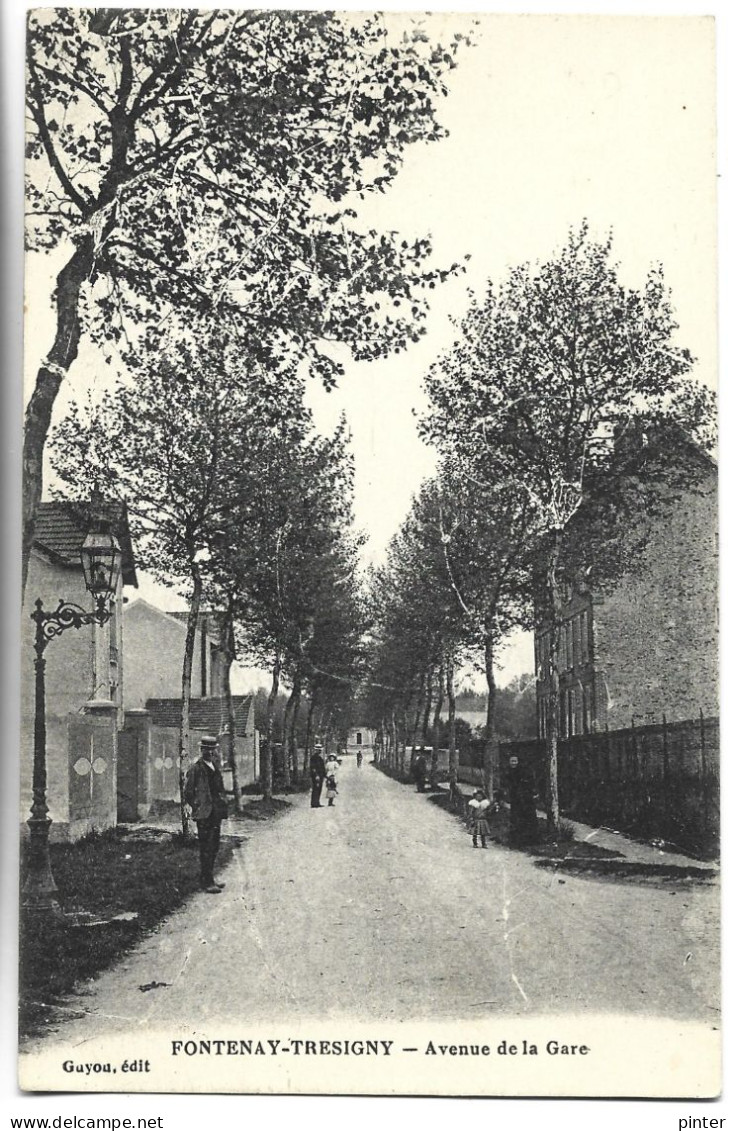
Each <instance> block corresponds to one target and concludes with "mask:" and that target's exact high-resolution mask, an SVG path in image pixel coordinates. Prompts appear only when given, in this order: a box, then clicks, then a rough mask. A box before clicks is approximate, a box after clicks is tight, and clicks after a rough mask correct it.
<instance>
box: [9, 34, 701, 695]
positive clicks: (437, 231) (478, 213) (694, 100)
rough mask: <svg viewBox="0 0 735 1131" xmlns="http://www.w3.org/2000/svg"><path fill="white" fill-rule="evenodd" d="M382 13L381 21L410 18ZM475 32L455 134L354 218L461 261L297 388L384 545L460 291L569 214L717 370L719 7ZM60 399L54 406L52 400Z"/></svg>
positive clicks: (160, 600) (30, 287) (33, 321)
mask: <svg viewBox="0 0 735 1131" xmlns="http://www.w3.org/2000/svg"><path fill="white" fill-rule="evenodd" d="M406 18H407V17H406V16H405V15H397V14H395V13H393V14H388V15H387V16H386V19H388V20H392V21H400V20H405V19H406ZM420 18H422V19H423V20H425V21H426V22H427V23H428V26H429V30H430V32H431V33H432V35H433V36H436V37H438V38H441V36H442V35H443V34H446V35H448V36H451V35H452V34H454V32H455V31H456V30H464V29H466V28H467V27H468V26H469V24H470V17H469V16H468V15H466V14H456V13H455V14H454V15H448V14H437V13H434V14H433V15H429V16H422V17H420ZM475 36H476V42H475V45H474V46H472V47H470V48H466V49H465V50H463V51H462V53H461V56H460V59H459V66H458V67H457V69H456V70H455V71H454V72H452V74H451V75H450V76H449V84H448V85H449V94H448V97H447V98H446V99H445V100H444V101H443V102H442V103H441V104H440V107H439V115H438V116H439V119H440V121H441V122H442V124H443V125H444V126H445V127H446V128H447V130H448V131H449V136H448V137H447V138H445V139H443V140H442V141H440V142H437V143H433V144H431V145H423V146H417V147H414V148H413V149H411V150H409V151H407V153H406V157H405V161H404V164H403V167H402V169H401V171H400V173H399V175H398V177H397V178H396V180H395V182H394V184H393V186H392V187H391V188H390V190H389V191H388V192H387V193H386V194H385V195H377V194H376V195H375V197H374V198H372V199H371V200H370V201H369V202H366V204H365V206H364V209H363V217H364V222H365V223H366V224H368V223H369V224H374V225H375V226H376V227H378V228H381V227H382V228H388V229H392V230H397V231H400V232H401V233H402V234H405V235H406V236H407V237H412V236H424V235H426V234H430V236H431V240H432V244H433V248H434V259H435V262H436V263H437V265H442V266H447V265H448V264H451V263H452V262H462V261H463V260H464V257H465V256H467V255H469V256H470V259H469V262H468V263H467V271H466V274H464V275H461V276H459V277H458V278H453V279H450V280H449V281H448V282H447V283H446V284H445V285H444V286H443V287H442V288H440V289H439V290H438V291H436V292H434V296H435V297H434V298H433V304H432V310H431V313H430V316H429V320H428V323H427V332H426V334H425V335H424V337H423V338H422V339H421V341H420V342H419V343H418V344H416V345H414V346H412V347H411V348H409V349H407V350H406V351H405V352H404V353H403V354H401V355H399V356H398V355H392V356H391V357H390V358H389V359H388V360H385V361H376V362H365V363H354V362H352V361H351V359H350V357H349V355H348V354H347V352H346V351H345V353H344V354H343V355H342V360H343V361H344V363H345V367H346V375H345V377H344V379H343V380H342V381H341V383H340V386H339V388H338V389H337V390H335V391H333V392H331V393H329V394H327V393H325V392H324V391H323V390H322V389H321V387H320V386H318V385H317V384H316V383H312V384H311V385H310V387H309V390H308V399H309V403H310V404H311V407H312V408H313V411H314V414H315V418H316V421H317V424H318V426H319V427H320V428H322V429H324V430H328V429H330V428H331V427H333V426H334V425H335V423H336V421H337V419H338V418H339V415H340V414H341V413H342V412H344V413H345V415H346V417H347V420H348V423H349V426H350V430H351V447H352V452H353V454H354V459H355V468H356V497H355V514H356V520H357V524H358V526H359V527H361V528H362V529H363V530H364V531H365V532H366V534H367V535H368V543H367V547H366V558H367V560H370V561H379V560H380V559H381V557H382V556H383V554H384V552H385V548H386V546H387V544H388V542H389V540H390V537H391V535H392V534H393V533H394V532H395V531H396V530H397V528H398V526H399V525H400V523H401V521H402V519H403V517H404V516H405V514H406V512H407V510H408V507H409V506H410V502H411V497H412V495H413V493H414V492H415V491H416V490H417V488H418V486H419V484H420V483H421V481H422V479H424V478H425V477H426V476H428V475H430V474H431V471H432V469H433V467H434V463H435V457H434V453H433V452H432V451H431V450H430V449H429V448H427V447H426V446H425V445H424V444H423V443H422V441H421V440H420V439H419V437H418V433H417V430H416V414H417V413H420V412H421V411H422V407H423V405H424V398H423V392H422V381H423V378H424V375H425V374H426V372H427V370H428V368H429V366H430V365H431V363H432V361H433V360H434V359H435V358H436V357H437V356H439V354H441V352H442V351H443V350H444V349H446V348H448V347H449V346H450V345H451V342H452V340H453V326H452V318H460V317H461V316H462V313H463V312H464V310H465V309H466V307H467V304H468V291H469V290H470V289H475V290H478V291H481V290H482V289H484V287H485V285H486V282H487V280H488V279H500V278H502V276H503V275H504V273H505V272H506V271H507V270H508V269H509V267H511V266H513V265H514V264H516V263H519V262H523V261H526V260H531V261H543V260H544V259H546V258H548V257H549V256H550V255H552V254H553V253H554V252H555V251H556V250H557V249H558V248H559V246H560V245H561V244H562V243H563V242H564V240H565V237H566V234H567V232H568V230H569V229H570V228H571V227H578V226H579V224H580V223H581V222H582V220H583V219H585V218H586V219H587V220H588V221H589V223H590V225H591V229H592V232H593V234H594V235H597V236H600V237H605V236H606V235H607V233H608V232H609V231H612V233H613V237H614V245H613V246H614V255H615V258H616V259H617V260H618V261H619V263H620V273H621V276H622V278H623V280H624V281H625V282H626V283H627V284H629V285H631V286H640V285H642V283H643V281H644V279H645V274H646V271H647V268H648V267H649V265H650V264H651V263H659V262H660V263H662V264H663V267H664V272H665V277H666V280H667V282H668V284H669V286H670V287H671V290H672V294H673V302H674V306H675V309H676V311H677V315H678V320H679V323H680V327H681V329H680V338H679V340H680V344H682V345H685V346H687V347H688V348H689V349H690V350H691V352H692V353H693V354H694V355H695V357H696V358H697V359H698V360H697V366H696V370H695V377H696V379H698V380H702V381H704V382H706V383H707V384H709V385H711V386H714V385H715V383H716V334H717V325H716V310H717V305H716V271H715V248H716V242H715V241H716V235H715V211H714V206H715V195H714V194H715V184H716V182H715V176H714V172H715V164H714V162H715V133H714V129H715V119H714V72H713V50H714V44H713V23H712V21H711V20H708V19H706V18H703V17H690V18H680V17H668V18H660V17H642V16H641V17H605V16H598V17H590V16H516V15H506V16H502V15H498V16H490V15H483V16H480V17H479V26H477V27H476V30H475ZM58 265H59V259H58V258H57V257H47V256H37V255H33V256H29V257H28V263H27V277H26V301H27V304H28V307H29V313H28V319H27V326H26V333H27V337H26V342H27V348H26V375H27V380H32V379H33V376H34V374H35V370H36V367H37V364H38V361H39V360H40V358H41V356H42V355H43V352H45V349H46V348H47V343H49V342H50V334H51V325H52V323H51V319H50V303H49V295H50V290H51V279H52V278H53V276H54V274H55V273H56V270H57V269H58ZM108 379H109V377H108V370H107V367H106V366H102V365H101V364H100V361H99V358H98V357H97V355H96V354H95V352H94V351H93V350H92V349H89V348H85V349H82V350H81V351H80V356H79V359H78V361H77V362H76V363H75V365H74V367H73V369H72V371H71V373H70V379H69V381H68V383H67V390H66V394H68V393H69V392H71V391H72V390H74V389H80V388H83V387H86V386H87V385H90V384H91V385H92V386H93V387H96V388H102V387H104V384H105V382H106V381H107V380H108ZM64 399H65V398H61V399H60V402H59V406H58V409H57V414H56V415H57V416H58V414H59V412H62V411H63V405H64ZM140 595H142V596H144V597H146V598H147V599H149V600H152V601H153V602H155V603H157V604H159V605H160V606H161V607H164V608H165V607H169V608H171V607H181V600H180V598H179V597H178V596H177V595H176V594H172V593H171V592H170V591H167V590H164V589H162V587H160V586H157V585H155V583H153V582H152V581H151V580H150V579H148V578H146V577H145V576H144V577H142V578H141V585H140ZM500 663H501V671H500V682H501V684H503V683H506V682H507V681H508V680H510V679H511V678H512V677H513V676H514V675H516V674H518V673H520V672H524V671H525V672H528V671H530V670H532V663H533V661H532V649H531V645H530V638H529V637H528V635H527V634H520V635H519V636H517V637H515V638H513V639H512V641H510V643H509V646H508V648H507V649H506V652H505V654H504V656H501V660H500Z"/></svg>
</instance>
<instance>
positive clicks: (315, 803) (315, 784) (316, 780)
mask: <svg viewBox="0 0 735 1131" xmlns="http://www.w3.org/2000/svg"><path fill="white" fill-rule="evenodd" d="M326 774H327V771H326V767H325V765H324V759H323V758H322V756H321V754H320V753H319V752H318V751H317V750H315V751H314V753H313V754H312V756H311V758H310V759H309V776H310V777H311V807H312V809H320V808H321V804H322V786H323V785H324V778H325V777H326Z"/></svg>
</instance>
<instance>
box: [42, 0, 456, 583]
mask: <svg viewBox="0 0 735 1131" xmlns="http://www.w3.org/2000/svg"><path fill="white" fill-rule="evenodd" d="M464 38H465V37H463V36H461V35H460V36H455V37H454V39H453V40H452V42H451V44H449V45H447V46H442V45H437V44H433V43H431V42H430V39H429V36H428V35H427V34H426V32H425V31H424V30H423V29H422V27H421V26H420V25H414V26H412V27H410V28H408V29H407V30H406V31H405V33H404V35H403V36H402V37H399V36H397V35H396V34H395V27H393V30H392V31H388V30H386V26H385V24H384V22H383V19H382V18H381V17H380V16H378V15H368V16H363V17H346V16H340V15H336V14H333V13H326V12H316V11H315V12H288V11H268V10H264V11H228V10H213V11H205V10H197V9H183V10H174V9H159V10H155V9H143V8H130V9H119V10H112V9H73V8H45V9H37V10H35V11H33V12H31V13H30V15H29V22H28V35H27V55H26V62H27V74H28V83H27V106H28V113H27V125H28V128H27V171H28V189H27V195H28V240H29V246H30V248H31V249H34V250H40V251H50V250H53V249H56V248H61V249H66V254H67V259H66V262H65V263H64V266H63V267H62V268H61V270H60V272H59V275H58V277H57V280H56V289H55V304H56V329H55V332H54V338H53V342H52V343H51V345H50V348H49V350H48V353H47V354H46V356H45V358H44V360H43V361H42V363H41V365H40V368H39V370H38V374H37V377H36V383H35V388H34V390H33V392H32V395H31V397H30V400H29V402H28V406H27V409H26V418H25V441H24V451H23V482H24V503H23V507H24V510H23V553H24V568H23V584H24V585H25V577H26V571H27V559H28V554H29V553H30V547H31V545H32V541H33V529H34V523H35V513H36V508H37V504H38V501H39V499H40V497H41V489H42V479H43V453H44V446H45V443H46V437H47V434H48V430H49V427H50V423H51V416H52V412H53V408H54V404H55V400H56V396H57V394H58V391H59V388H60V386H61V383H62V381H63V380H64V378H65V376H66V375H67V373H68V372H69V370H70V367H71V366H72V364H73V362H74V360H75V359H76V357H77V354H78V350H79V346H80V342H81V340H82V337H83V336H86V337H88V338H89V339H90V340H91V341H92V342H94V343H95V344H96V345H97V346H98V347H99V348H100V349H101V351H102V353H103V354H105V355H106V356H107V358H108V360H111V359H112V357H113V352H112V351H113V350H117V351H118V353H119V355H120V356H121V357H122V360H123V362H124V364H125V365H126V366H127V367H128V369H129V370H130V371H135V370H136V368H137V366H138V364H139V361H140V359H141V358H143V359H145V358H146V357H147V356H148V355H149V354H150V352H151V351H155V350H158V349H160V348H161V346H160V343H161V340H162V336H164V335H165V333H166V327H167V322H168V319H169V317H170V315H171V312H172V311H176V312H177V313H178V315H179V317H180V318H181V319H182V320H183V321H184V322H187V321H192V320H195V319H199V318H205V317H207V316H210V317H211V318H212V320H213V322H214V323H215V324H216V325H219V326H229V327H233V326H234V327H237V329H238V331H239V333H240V334H241V335H242V337H243V340H244V341H246V342H247V343H248V345H249V349H250V352H251V354H252V355H257V358H258V360H259V361H260V362H261V364H262V365H263V366H264V367H265V368H266V369H268V370H270V371H280V372H281V373H282V374H284V375H290V376H292V377H293V376H294V374H295V373H296V371H297V370H298V369H299V367H300V366H301V365H302V363H303V362H304V361H305V362H306V363H308V366H309V368H310V371H311V372H312V373H314V374H316V375H317V376H318V377H319V379H321V380H322V381H323V382H325V384H327V385H330V384H332V383H334V381H335V380H336V379H337V377H338V376H339V372H340V367H339V365H338V364H336V363H335V362H334V361H333V359H332V358H331V356H330V355H329V352H328V343H329V342H330V341H341V342H346V343H348V344H349V345H350V346H351V347H352V349H353V350H354V352H355V354H356V356H357V357H359V358H363V359H364V358H373V357H377V356H383V355H385V354H387V353H388V352H389V351H391V350H394V349H395V350H399V349H401V348H402V347H403V346H404V345H405V343H406V342H408V341H412V340H416V339H417V337H418V335H419V334H420V333H421V324H422V321H423V319H424V318H425V315H426V311H427V305H428V301H427V297H426V295H425V294H424V293H423V292H424V288H427V287H432V286H434V285H435V284H436V283H437V282H439V281H440V280H441V279H442V278H443V277H444V276H445V275H446V272H442V271H434V270H430V269H428V267H427V265H426V261H427V256H428V255H429V253H430V246H429V242H428V240H425V239H419V240H416V241H414V242H413V243H411V244H409V243H408V242H407V241H401V239H400V238H399V236H398V235H397V234H396V233H380V232H377V231H375V230H369V231H365V230H364V229H363V228H362V227H361V226H360V224H359V222H358V218H357V212H356V210H355V206H357V205H359V202H360V200H361V199H362V198H364V197H365V195H366V194H368V193H371V192H374V191H384V190H385V187H386V186H387V185H388V184H389V183H390V182H391V180H392V179H393V177H394V176H395V175H396V173H397V171H398V169H399V167H400V162H401V157H402V153H403V151H404V149H405V148H406V146H409V145H412V144H419V143H424V142H432V141H436V140H437V139H439V138H441V137H442V136H443V132H444V131H443V130H442V128H441V127H440V126H439V125H438V124H437V121H436V118H435V109H436V104H437V102H438V100H439V99H440V98H441V96H442V95H443V94H445V93H446V90H445V86H444V79H445V76H446V73H447V72H448V71H449V70H450V69H451V68H452V67H454V66H455V65H456V63H455V57H456V53H457V50H458V48H459V46H460V43H461V42H462V40H463V39H464Z"/></svg>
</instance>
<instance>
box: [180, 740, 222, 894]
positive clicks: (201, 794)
mask: <svg viewBox="0 0 735 1131" xmlns="http://www.w3.org/2000/svg"><path fill="white" fill-rule="evenodd" d="M216 753H217V739H216V738H214V737H213V736H212V735H204V736H203V737H202V739H201V741H200V743H199V758H198V759H197V761H196V762H195V763H194V765H193V766H192V767H191V769H190V770H189V772H188V774H187V775H186V782H185V784H184V801H185V802H186V804H187V805H189V806H190V807H191V815H192V817H193V818H194V820H195V821H196V823H197V834H198V836H199V869H200V880H201V885H202V888H203V889H204V891H206V892H209V894H210V895H219V894H220V892H221V891H222V888H223V887H224V886H225V885H224V884H223V883H218V882H217V881H216V880H215V878H214V863H215V860H216V859H217V852H218V850H219V842H220V825H221V824H222V822H223V821H224V819H225V818H226V816H227V798H226V796H225V786H224V782H223V781H222V774H221V773H220V772H219V768H218V767H217V766H216V765H215V756H216Z"/></svg>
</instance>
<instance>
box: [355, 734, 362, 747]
mask: <svg viewBox="0 0 735 1131" xmlns="http://www.w3.org/2000/svg"><path fill="white" fill-rule="evenodd" d="M355 745H356V746H362V731H360V730H358V732H357V734H356V735H355Z"/></svg>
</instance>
